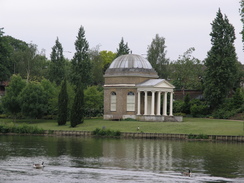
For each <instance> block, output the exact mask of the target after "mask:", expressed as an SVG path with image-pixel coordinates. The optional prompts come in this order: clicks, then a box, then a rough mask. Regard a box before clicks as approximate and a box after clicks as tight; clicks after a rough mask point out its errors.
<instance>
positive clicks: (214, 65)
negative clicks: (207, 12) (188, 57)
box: [204, 9, 238, 109]
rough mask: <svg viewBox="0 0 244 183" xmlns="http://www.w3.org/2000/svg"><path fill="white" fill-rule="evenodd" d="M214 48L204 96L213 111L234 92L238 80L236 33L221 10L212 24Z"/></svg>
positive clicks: (209, 59)
mask: <svg viewBox="0 0 244 183" xmlns="http://www.w3.org/2000/svg"><path fill="white" fill-rule="evenodd" d="M210 36H212V38H211V44H212V47H211V49H210V51H209V52H208V56H207V58H206V60H205V66H206V73H205V79H204V87H205V89H204V96H205V98H206V100H207V101H208V102H209V104H210V107H211V108H212V109H216V108H218V106H219V105H221V104H222V103H223V101H224V99H225V98H226V97H227V96H228V95H229V93H230V92H231V91H232V90H233V88H234V84H235V82H236V79H237V73H238V72H237V70H238V69H237V63H238V62H237V57H236V52H235V47H234V40H235V31H234V27H233V26H232V25H231V24H230V23H229V20H228V18H227V16H225V17H223V15H222V13H221V11H220V9H219V11H218V12H217V16H216V18H215V19H214V21H213V23H212V32H211V33H210Z"/></svg>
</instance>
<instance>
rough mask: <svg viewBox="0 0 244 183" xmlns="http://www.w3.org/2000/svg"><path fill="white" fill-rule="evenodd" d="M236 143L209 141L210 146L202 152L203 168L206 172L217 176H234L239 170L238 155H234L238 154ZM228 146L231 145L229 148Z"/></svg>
mask: <svg viewBox="0 0 244 183" xmlns="http://www.w3.org/2000/svg"><path fill="white" fill-rule="evenodd" d="M236 145H237V144H227V143H226V144H223V143H211V146H209V148H208V150H207V151H206V153H205V154H204V169H205V170H206V173H208V174H211V175H212V176H218V177H236V172H239V160H240V158H239V157H238V156H235V155H237V154H239V152H238V151H239V150H238V147H237V146H236ZM230 146H233V147H232V148H231V150H230ZM233 151H234V152H233ZM233 154H235V155H233Z"/></svg>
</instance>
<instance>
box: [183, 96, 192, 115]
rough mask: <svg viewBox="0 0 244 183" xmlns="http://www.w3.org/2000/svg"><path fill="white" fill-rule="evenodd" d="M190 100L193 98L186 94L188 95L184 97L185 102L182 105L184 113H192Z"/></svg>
mask: <svg viewBox="0 0 244 183" xmlns="http://www.w3.org/2000/svg"><path fill="white" fill-rule="evenodd" d="M190 100H191V99H190V95H189V94H186V96H185V97H184V104H183V106H182V112H183V113H186V114H190V108H191V104H190Z"/></svg>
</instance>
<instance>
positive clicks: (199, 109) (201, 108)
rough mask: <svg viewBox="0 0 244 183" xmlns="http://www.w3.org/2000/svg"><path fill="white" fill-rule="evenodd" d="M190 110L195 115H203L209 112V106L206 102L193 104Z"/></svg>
mask: <svg viewBox="0 0 244 183" xmlns="http://www.w3.org/2000/svg"><path fill="white" fill-rule="evenodd" d="M190 112H191V115H192V116H193V117H203V116H205V115H207V114H209V107H208V105H206V104H200V105H197V104H193V105H192V106H191V108H190Z"/></svg>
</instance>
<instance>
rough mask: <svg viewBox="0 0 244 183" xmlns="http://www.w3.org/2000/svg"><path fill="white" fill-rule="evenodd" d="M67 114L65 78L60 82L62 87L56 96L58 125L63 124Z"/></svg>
mask: <svg viewBox="0 0 244 183" xmlns="http://www.w3.org/2000/svg"><path fill="white" fill-rule="evenodd" d="M67 116H68V92H67V85H66V79H64V81H63V83H62V87H61V90H60V93H59V96H58V125H65V124H66V121H67Z"/></svg>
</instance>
